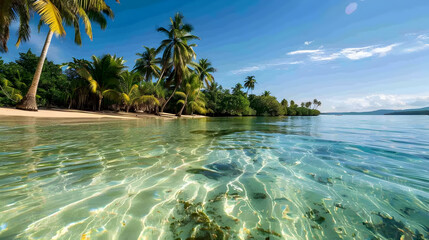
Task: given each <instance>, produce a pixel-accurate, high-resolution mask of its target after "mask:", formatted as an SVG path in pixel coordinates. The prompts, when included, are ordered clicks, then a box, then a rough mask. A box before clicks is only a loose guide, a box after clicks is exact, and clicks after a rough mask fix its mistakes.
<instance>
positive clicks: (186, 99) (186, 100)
mask: <svg viewBox="0 0 429 240" xmlns="http://www.w3.org/2000/svg"><path fill="white" fill-rule="evenodd" d="M186 104H188V97H186V98H185V103H184V104H183V106H182V108H181V109H180V111H179V112H178V113H177V116H178V117H181V116H182V113H183V110H184V109H185V106H186Z"/></svg>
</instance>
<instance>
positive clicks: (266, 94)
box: [262, 91, 271, 97]
mask: <svg viewBox="0 0 429 240" xmlns="http://www.w3.org/2000/svg"><path fill="white" fill-rule="evenodd" d="M270 94H271V92H270V91H265V92H264V93H263V94H262V95H263V96H264V97H269V96H270Z"/></svg>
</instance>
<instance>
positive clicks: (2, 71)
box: [0, 9, 321, 116]
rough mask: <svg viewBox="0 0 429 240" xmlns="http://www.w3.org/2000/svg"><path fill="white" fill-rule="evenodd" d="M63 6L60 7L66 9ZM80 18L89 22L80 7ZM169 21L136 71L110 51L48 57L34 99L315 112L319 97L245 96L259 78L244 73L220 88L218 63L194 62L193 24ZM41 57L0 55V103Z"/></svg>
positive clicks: (73, 104)
mask: <svg viewBox="0 0 429 240" xmlns="http://www.w3.org/2000/svg"><path fill="white" fill-rule="evenodd" d="M60 10H61V14H63V13H64V11H65V10H64V9H60ZM94 14H95V15H94ZM79 17H80V18H81V19H82V20H84V24H86V23H85V21H86V20H85V18H86V17H85V15H84V12H82V13H81V15H80V16H79ZM88 18H89V19H91V20H93V18H94V19H95V18H97V15H96V12H92V13H88ZM65 19H67V18H65ZM99 20H102V18H100V19H99ZM101 22H103V21H101ZM170 22H171V24H170V25H169V27H168V28H159V29H158V31H159V32H161V33H164V34H165V35H166V38H165V39H164V40H162V41H161V44H160V46H159V47H158V48H149V47H144V48H145V51H144V52H143V53H140V54H137V55H138V56H139V57H140V58H139V59H137V61H136V64H135V66H134V69H133V71H127V70H125V69H126V67H125V65H124V63H125V61H124V60H123V59H122V58H119V57H116V56H111V55H109V54H106V55H103V56H102V57H100V58H98V57H95V56H93V57H92V59H91V60H90V61H88V60H85V59H75V58H73V61H72V62H69V63H67V64H65V65H67V68H66V69H65V71H63V69H62V68H63V67H62V66H60V65H56V64H54V63H53V62H51V61H48V60H47V61H46V63H45V65H44V67H43V70H42V74H41V77H40V82H39V89H38V96H37V98H38V102H39V104H40V105H42V106H44V107H50V106H57V107H68V108H77V109H85V110H96V109H97V108H98V110H100V109H101V108H103V109H113V110H116V111H120V110H125V111H127V112H128V111H129V110H131V111H136V112H139V111H145V112H152V113H154V112H155V113H158V112H159V111H163V110H164V108H165V107H166V106H167V103H168V102H169V101H170V100H171V99H172V101H171V103H170V104H169V105H168V106H167V108H166V109H167V110H170V111H172V112H176V113H178V114H177V115H179V116H180V115H181V114H182V113H183V112H184V113H187V114H193V113H199V114H210V115H214V116H254V115H258V116H281V115H288V116H313V115H318V114H320V112H319V111H318V110H317V108H318V107H319V106H320V105H321V102H320V101H318V100H317V99H314V100H313V101H309V102H305V103H302V104H301V106H298V105H297V104H296V103H295V102H294V101H293V100H291V101H290V103H289V102H288V101H287V100H286V99H283V100H282V101H281V103H279V102H278V101H277V99H276V98H275V97H274V96H271V93H270V92H269V91H265V92H263V94H261V95H259V96H257V95H254V94H250V95H249V94H248V91H249V90H253V89H254V88H255V85H256V79H255V77H254V76H248V77H246V79H245V81H244V87H243V85H242V84H241V83H237V84H236V85H235V86H234V87H233V88H232V89H223V88H222V86H221V85H219V84H218V83H216V82H215V81H214V77H213V75H212V74H213V73H214V72H216V69H215V68H214V67H213V66H212V64H211V62H210V61H209V60H208V59H200V60H199V61H198V62H192V59H195V58H196V53H195V52H194V47H195V46H196V45H195V44H192V43H190V42H191V41H193V40H197V39H199V38H198V37H196V36H195V35H192V34H191V32H192V30H193V28H192V26H191V25H189V24H186V23H184V22H183V16H182V15H181V14H179V13H178V14H176V15H175V16H174V17H173V18H171V19H170ZM67 24H68V23H67ZM104 26H105V25H104ZM79 34H80V33H79ZM0 40H1V39H0ZM158 54H160V55H161V56H158ZM38 60H39V58H38V57H37V56H36V55H34V54H33V53H32V52H31V51H30V50H29V51H28V52H26V53H20V57H19V59H17V60H16V61H15V62H9V63H4V61H3V60H2V59H1V58H0V105H1V106H14V105H15V102H16V101H19V100H20V99H21V98H22V93H24V92H27V90H28V87H29V86H30V85H31V82H32V79H33V74H34V72H35V70H36V67H37V64H38ZM202 89H203V90H202ZM245 91H246V92H245Z"/></svg>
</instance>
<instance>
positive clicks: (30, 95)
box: [16, 30, 54, 111]
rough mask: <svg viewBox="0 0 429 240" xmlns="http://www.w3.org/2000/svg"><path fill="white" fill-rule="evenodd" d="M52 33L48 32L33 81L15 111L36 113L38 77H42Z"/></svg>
mask: <svg viewBox="0 0 429 240" xmlns="http://www.w3.org/2000/svg"><path fill="white" fill-rule="evenodd" d="M53 35H54V32H52V31H51V30H49V32H48V36H47V37H46V41H45V45H44V46H43V50H42V53H41V54H40V58H39V62H38V63H37V68H36V72H35V73H34V77H33V81H32V82H31V86H30V88H29V89H28V92H27V94H26V95H25V97H24V98H23V99H22V100H21V101H20V102H19V103H18V104H17V105H16V108H17V109H22V110H28V111H37V102H36V93H37V87H38V86H39V80H40V75H42V70H43V64H44V63H45V59H46V55H47V54H48V49H49V45H50V44H51V41H52V36H53Z"/></svg>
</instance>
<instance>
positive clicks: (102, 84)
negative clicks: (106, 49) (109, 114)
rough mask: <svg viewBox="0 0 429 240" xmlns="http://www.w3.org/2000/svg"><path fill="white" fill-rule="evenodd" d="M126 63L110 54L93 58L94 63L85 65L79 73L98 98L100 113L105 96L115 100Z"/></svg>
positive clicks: (78, 70)
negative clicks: (116, 90)
mask: <svg viewBox="0 0 429 240" xmlns="http://www.w3.org/2000/svg"><path fill="white" fill-rule="evenodd" d="M124 63H125V61H124V60H123V59H122V58H118V57H116V55H115V56H111V55H109V54H107V55H104V56H102V57H101V58H98V57H96V56H92V62H91V63H89V64H84V65H83V66H81V67H80V68H79V69H77V72H78V73H79V75H80V76H82V77H83V78H85V79H86V80H87V81H88V82H89V87H90V90H91V92H93V93H95V94H97V96H98V111H101V103H102V101H103V98H104V96H107V97H108V98H115V97H114V95H115V89H117V88H118V86H119V83H120V82H119V81H120V79H121V74H122V71H123V70H124V68H125V66H124Z"/></svg>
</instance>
